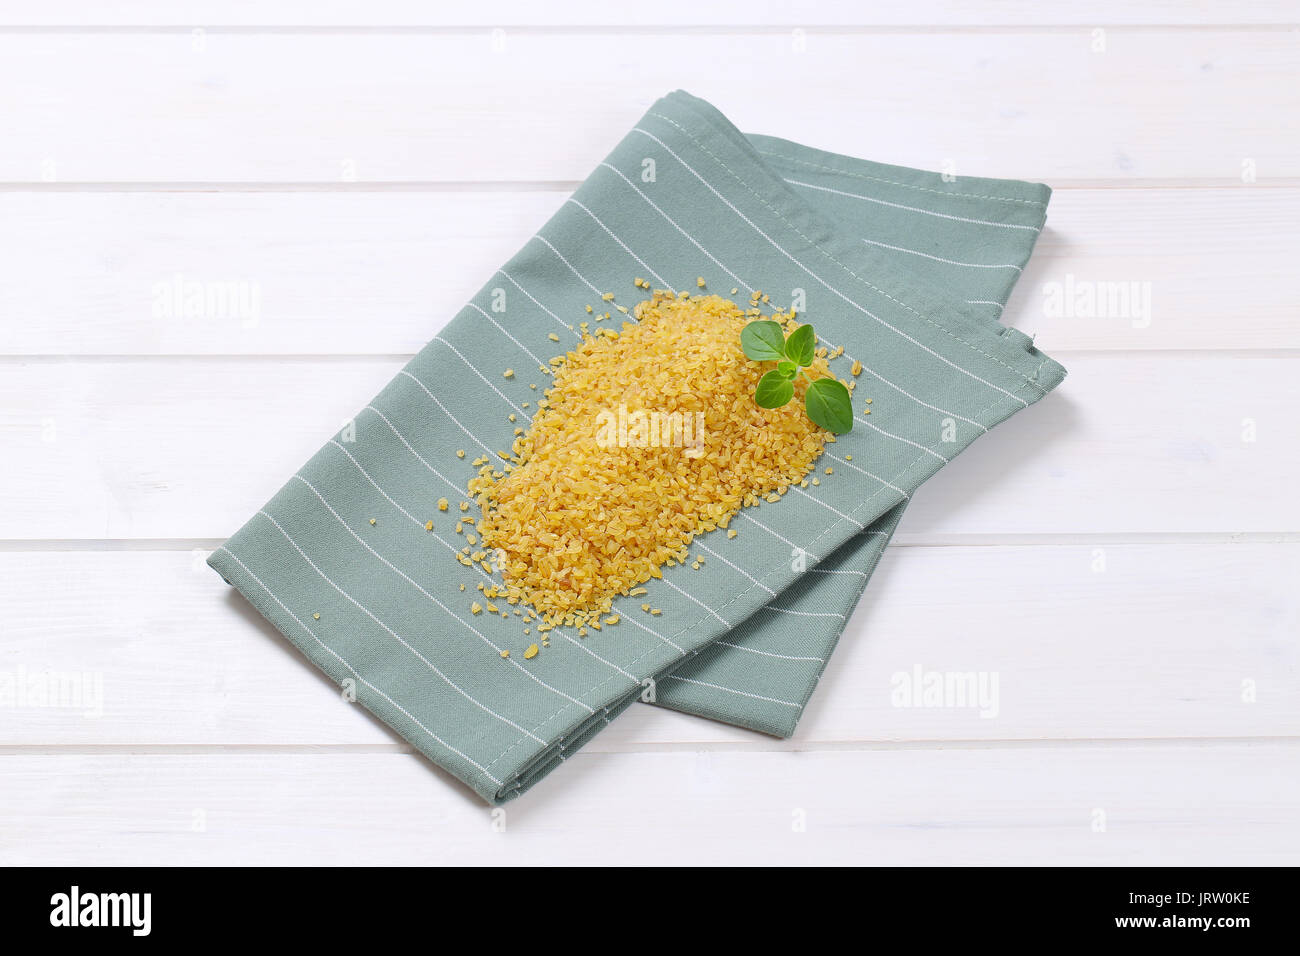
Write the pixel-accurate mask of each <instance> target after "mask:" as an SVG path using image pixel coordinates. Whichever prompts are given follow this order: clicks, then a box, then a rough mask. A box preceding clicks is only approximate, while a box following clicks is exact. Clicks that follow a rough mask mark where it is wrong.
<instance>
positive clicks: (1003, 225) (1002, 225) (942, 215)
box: [786, 179, 1038, 233]
mask: <svg viewBox="0 0 1300 956" xmlns="http://www.w3.org/2000/svg"><path fill="white" fill-rule="evenodd" d="M786 182H787V183H789V184H790V185H791V186H802V187H803V188H805V189H819V190H821V191H822V192H824V193H835V195H837V196H848V197H849V198H851V199H861V200H863V201H864V202H874V203H879V204H880V205H882V206H892V207H894V208H895V209H906V210H907V211H908V212H919V213H922V214H923V215H926V216H936V217H938V218H939V219H952V220H955V221H956V222H969V223H974V224H975V225H978V226H995V227H997V228H999V229H1024V230H1026V231H1028V232H1032V233H1037V232H1038V227H1036V226H1022V225H1020V224H1018V223H1014V222H993V221H992V220H991V219H971V218H969V217H967V216H953V215H949V214H948V213H946V212H935V211H934V210H932V209H922V208H921V207H920V206H904V205H903V204H902V203H897V202H890V201H889V200H887V199H877V198H876V197H874V196H863V195H860V194H858V193H846V192H845V191H844V190H842V189H832V188H831V187H830V186H817V185H815V184H813V183H805V182H800V181H799V180H797V179H787V180H786Z"/></svg>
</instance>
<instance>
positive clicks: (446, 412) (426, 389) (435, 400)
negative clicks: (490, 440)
mask: <svg viewBox="0 0 1300 956" xmlns="http://www.w3.org/2000/svg"><path fill="white" fill-rule="evenodd" d="M397 374H399V375H405V376H406V377H407V378H409V379H410V380H411V381H412V382H414V383H415V384H416V385H418V386H420V388H422V389H424V394H426V395H428V396H429V397H430V398H431V399H433V403H434V404H435V405H437V406H438V407H439V408H440V409H442V413H443V414H444V415H446V416H447V417H448V418H450V419H451V420H452V421H453V422H454V423H455V424H456V427H457V428H459V429H460V430H461V431H463V432H464V433H465V434H466V435H467V436H469V439H470V441H472V442H474V444H476V445H478V447H479V448H482V449H483V450H484V451H485V452H487V453H488V454H489V455H491V454H492V449H491V448H489V447H488V446H487V445H485V444H483V442H481V441H480V440H479V438H478V436H477V435H475V434H474V433H473V432H472V431H470V430H469V429H468V428H466V427H465V426H464V425H462V424H461V421H460V419H459V418H457V417H456V416H455V415H453V414H452V413H451V412H450V411H449V410H448V409H447V406H446V405H444V404H442V402H440V401H439V400H438V396H437V395H435V394H433V392H431V391H430V390H429V386H427V385H425V384H424V383H423V382H421V381H420V380H419V379H418V378H416V377H415V376H414V375H412V374H411V373H410V372H408V371H407V370H406V369H402V370H401V371H400V372H398V373H397Z"/></svg>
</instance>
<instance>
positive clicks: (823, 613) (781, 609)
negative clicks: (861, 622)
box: [762, 604, 848, 621]
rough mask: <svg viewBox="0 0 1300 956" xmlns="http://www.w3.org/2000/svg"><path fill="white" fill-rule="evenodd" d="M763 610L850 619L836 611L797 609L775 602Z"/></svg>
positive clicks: (766, 605) (801, 615)
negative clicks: (777, 604)
mask: <svg viewBox="0 0 1300 956" xmlns="http://www.w3.org/2000/svg"><path fill="white" fill-rule="evenodd" d="M762 610H764V611H779V612H780V613H782V614H794V615H796V616H798V617H838V618H839V619H840V620H841V621H847V620H848V618H847V617H845V616H844V615H843V614H838V613H836V612H834V611H795V610H791V609H790V608H788V607H777V606H776V605H775V604H764V605H763V607H762Z"/></svg>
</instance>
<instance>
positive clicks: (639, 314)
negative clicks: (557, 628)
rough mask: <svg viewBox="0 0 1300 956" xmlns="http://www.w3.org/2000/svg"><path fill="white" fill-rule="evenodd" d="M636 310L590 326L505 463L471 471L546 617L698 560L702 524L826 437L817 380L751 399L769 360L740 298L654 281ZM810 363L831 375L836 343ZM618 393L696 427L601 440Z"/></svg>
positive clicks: (582, 609) (508, 559)
mask: <svg viewBox="0 0 1300 956" xmlns="http://www.w3.org/2000/svg"><path fill="white" fill-rule="evenodd" d="M611 297H612V296H611ZM602 299H605V301H609V299H607V298H605V296H602ZM634 312H635V316H636V318H637V319H638V320H639V322H638V323H637V324H632V323H630V322H627V323H624V325H623V327H622V329H621V330H619V331H615V330H614V329H611V328H604V329H601V330H600V332H601V333H604V334H600V335H586V336H584V337H583V339H582V341H581V342H580V343H579V344H578V345H576V346H575V347H574V349H573V350H572V351H570V352H569V353H568V354H567V355H566V356H564V357H563V359H561V361H560V362H559V364H558V365H557V368H556V371H555V378H554V381H553V383H552V384H551V386H550V388H549V389H548V390H547V397H546V398H545V399H544V400H542V401H539V402H538V407H539V411H538V413H537V416H536V417H535V418H534V419H533V421H532V423H531V425H530V426H529V427H528V429H527V431H526V432H525V433H524V434H522V435H520V436H518V437H517V439H516V440H515V442H514V445H513V448H512V451H513V455H510V456H507V455H506V454H505V453H504V452H499V453H498V455H499V456H500V457H501V458H503V459H506V460H508V461H509V462H510V463H511V465H510V466H507V471H506V472H505V473H503V472H500V471H494V470H493V469H492V468H491V467H490V466H488V467H482V468H481V469H480V472H479V474H478V476H477V477H475V478H473V479H471V480H470V482H469V490H470V492H471V493H472V494H473V495H474V497H475V499H476V502H477V504H478V505H479V507H480V508H481V509H482V517H481V518H480V520H479V523H478V531H479V534H480V536H481V538H482V544H483V546H484V548H485V549H486V550H488V551H496V550H497V549H499V552H498V553H500V554H501V555H503V557H504V562H503V565H502V567H501V568H500V569H499V570H500V571H501V573H502V576H503V577H504V581H505V584H504V588H505V592H504V593H505V594H507V595H509V596H510V597H513V598H515V599H516V600H517V601H518V602H519V603H521V604H523V605H524V606H527V607H530V608H533V609H535V610H536V611H537V612H538V614H539V615H540V616H541V617H542V618H544V619H545V620H546V622H547V623H548V624H551V625H554V624H567V625H571V626H591V625H593V624H594V623H596V622H599V620H600V617H601V616H602V615H603V614H605V613H608V612H609V611H610V610H611V609H612V604H613V601H614V599H615V598H617V597H618V596H619V595H629V596H630V595H636V594H644V593H645V589H644V588H641V587H639V585H640V584H642V583H643V582H646V581H649V580H651V579H657V578H661V577H662V571H661V568H662V567H663V565H665V564H667V563H669V562H670V561H672V562H674V563H691V564H692V566H693V567H696V568H698V567H699V565H700V562H699V560H698V558H696V559H695V560H694V561H693V562H692V560H691V559H690V557H689V555H688V554H687V552H686V549H687V548H688V547H689V546H690V542H691V541H692V540H693V539H694V537H695V536H696V535H698V534H702V533H705V532H707V531H710V530H713V529H715V528H725V527H726V526H727V522H728V521H730V519H731V517H732V516H734V515H735V514H736V513H737V512H738V511H739V510H740V509H741V508H742V507H747V506H752V505H755V504H757V503H758V502H760V501H764V500H768V501H772V502H773V503H775V502H777V501H779V500H780V496H781V494H782V493H784V492H785V491H786V490H788V488H789V486H790V485H792V484H798V483H799V482H801V481H803V480H805V478H806V476H807V475H808V474H809V472H810V471H811V470H812V468H813V465H814V463H815V462H816V459H817V458H818V456H819V455H821V453H822V451H823V449H824V446H825V442H826V441H827V439H828V437H829V434H828V433H827V432H825V431H823V430H822V429H820V428H818V427H817V426H815V425H813V424H812V422H811V421H809V419H808V417H807V415H806V414H805V413H804V411H803V392H804V391H805V389H806V387H807V381H806V380H803V379H801V380H800V382H799V383H798V384H797V385H796V387H795V388H796V395H795V400H794V401H792V402H790V403H789V404H788V405H786V406H785V407H782V408H779V409H763V408H759V407H758V406H757V405H756V404H755V402H754V398H753V395H754V388H755V386H756V385H757V383H758V379H759V378H760V377H761V376H762V374H763V373H764V372H766V371H767V370H768V369H767V367H766V366H764V365H762V364H760V363H756V362H751V361H749V360H748V359H747V358H745V356H744V353H743V352H742V351H741V348H740V332H741V329H743V328H744V326H745V323H746V322H747V321H748V320H749V316H747V315H746V310H744V309H742V308H741V307H740V306H738V305H736V303H734V302H732V301H729V300H727V299H724V298H722V297H720V296H717V295H698V296H695V297H688V296H687V295H685V294H684V293H674V292H672V291H656V292H654V293H653V294H652V295H651V297H650V298H649V299H646V300H644V301H642V302H640V303H638V304H637V305H636V306H635V309H634ZM775 317H776V318H777V319H778V321H781V322H782V323H783V325H784V327H785V329H786V331H787V332H790V331H793V330H794V328H796V327H797V324H796V323H795V322H794V321H793V319H792V318H791V315H790V313H780V312H778V313H776V316H775ZM552 338H553V339H556V340H558V337H555V336H554V335H552ZM808 374H809V377H810V379H813V380H815V379H817V378H822V377H826V376H828V375H829V374H830V369H829V367H828V365H827V363H826V361H825V359H817V360H815V361H814V363H813V365H812V367H810V368H809V370H808ZM620 405H624V406H625V407H626V408H627V409H628V410H638V409H639V410H641V411H643V412H644V413H645V414H647V415H648V414H650V413H651V412H654V413H657V416H658V417H659V420H660V421H662V420H664V418H665V416H668V415H672V414H676V415H678V416H679V417H678V419H677V421H685V420H689V421H690V422H691V423H692V431H693V433H692V438H693V439H698V441H694V440H693V441H692V442H691V443H690V444H689V445H684V443H683V442H682V441H681V432H680V431H678V432H677V440H675V441H674V440H671V439H670V440H668V441H658V442H655V441H649V442H644V443H641V444H643V445H644V447H638V443H636V442H630V441H629V442H624V443H622V444H620V443H617V442H615V443H613V444H611V443H609V442H608V441H606V442H603V443H602V442H601V441H600V440H599V439H598V434H599V431H598V430H599V429H600V428H601V427H606V428H607V427H608V425H605V426H602V424H601V421H602V416H601V414H600V413H601V412H612V413H615V414H616V413H617V410H618V408H619V406H620ZM697 413H699V414H701V415H702V416H703V419H702V420H703V427H702V428H701V429H699V430H698V432H696V431H695V429H694V424H695V422H696V421H699V418H698V417H697ZM604 420H605V421H606V422H607V421H608V416H604ZM687 452H690V454H688V453H687ZM465 507H466V506H465V505H462V510H464V508H465ZM734 536H735V532H734V531H732V532H730V533H729V534H728V537H734ZM645 610H646V612H647V613H651V614H657V613H662V612H661V611H659V609H651V608H650V606H649V605H648V604H647V605H645Z"/></svg>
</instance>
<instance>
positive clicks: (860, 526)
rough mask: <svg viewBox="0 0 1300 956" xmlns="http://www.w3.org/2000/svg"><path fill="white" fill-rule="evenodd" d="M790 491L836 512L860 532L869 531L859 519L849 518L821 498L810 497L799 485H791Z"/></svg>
mask: <svg viewBox="0 0 1300 956" xmlns="http://www.w3.org/2000/svg"><path fill="white" fill-rule="evenodd" d="M790 490H791V491H797V492H799V494H801V495H803V496H804V497H805V498H807V499H809V500H810V501H815V502H817V503H818V504H819V505H821V506H822V507H823V508H825V509H827V510H828V511H833V512H835V514H837V515H839V516H840V517H841V518H843V519H844V520H845V521H847V522H848V523H849V524H851V525H853V526H854V527H855V528H857V529H858V530H859V531H865V530H866V529H867V526H866V525H865V524H863V523H862V522H861V521H859V520H858V519H857V518H850V517H849V516H848V515H846V514H845V513H844V512H843V511H840V509H839V508H836V507H834V506H833V505H830V504H827V503H826V502H825V501H822V500H821V499H820V498H818V497H817V496H816V495H810V494H809V493H808V492H806V491H804V490H803V489H802V488H800V487H799V486H798V485H791V486H790Z"/></svg>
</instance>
